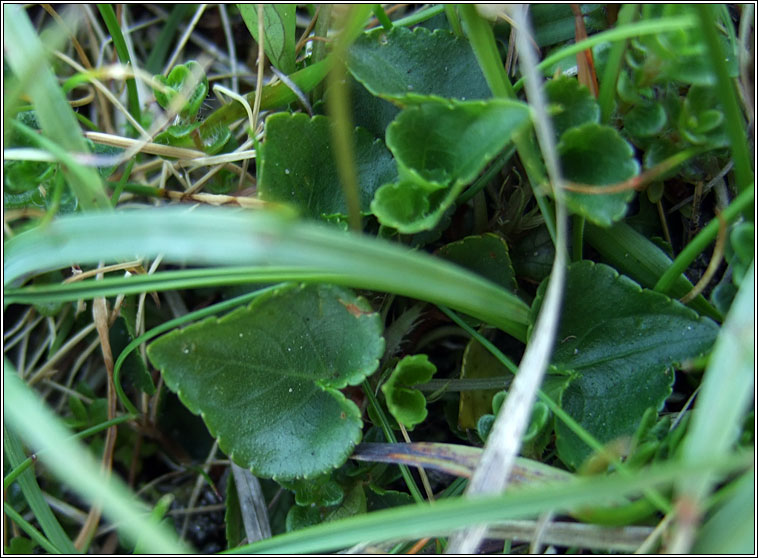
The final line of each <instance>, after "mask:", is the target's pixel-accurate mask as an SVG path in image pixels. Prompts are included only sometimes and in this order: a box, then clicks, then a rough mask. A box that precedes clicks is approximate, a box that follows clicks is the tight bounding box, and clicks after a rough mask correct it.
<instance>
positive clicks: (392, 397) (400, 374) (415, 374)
mask: <svg viewBox="0 0 758 558" xmlns="http://www.w3.org/2000/svg"><path fill="white" fill-rule="evenodd" d="M436 371H437V367H436V366H434V364H432V363H431V362H429V357H427V356H426V355H409V356H406V357H405V358H403V360H401V361H400V362H398V363H397V366H395V369H394V370H393V371H392V374H391V375H390V377H389V379H388V380H387V381H386V382H385V383H384V385H383V386H382V392H383V393H384V397H385V398H386V400H387V409H389V411H390V413H392V416H393V417H395V419H396V420H397V421H398V422H399V423H401V424H402V425H403V426H405V427H406V428H413V427H414V426H416V425H417V424H419V423H421V422H423V421H424V419H425V418H426V398H425V397H424V394H423V393H421V392H420V391H419V390H417V389H413V388H412V387H411V386H414V385H417V384H423V383H424V382H428V381H429V380H431V379H432V376H433V375H434V373H435V372H436Z"/></svg>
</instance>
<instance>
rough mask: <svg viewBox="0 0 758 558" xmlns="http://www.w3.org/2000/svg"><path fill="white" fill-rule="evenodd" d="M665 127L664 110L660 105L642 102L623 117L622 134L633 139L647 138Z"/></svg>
mask: <svg viewBox="0 0 758 558" xmlns="http://www.w3.org/2000/svg"><path fill="white" fill-rule="evenodd" d="M665 125H666V110H665V109H664V108H663V105H662V104H661V103H656V102H652V101H643V102H642V103H640V104H638V105H636V106H635V107H633V108H632V110H630V111H629V112H628V113H626V115H625V116H624V132H626V133H627V134H629V135H630V136H632V137H634V138H649V137H653V136H655V135H656V134H658V133H659V132H660V131H661V130H663V127H664V126H665Z"/></svg>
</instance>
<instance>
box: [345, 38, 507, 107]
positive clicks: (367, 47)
mask: <svg viewBox="0 0 758 558" xmlns="http://www.w3.org/2000/svg"><path fill="white" fill-rule="evenodd" d="M440 60H442V61H444V63H443V64H442V65H440ZM348 69H349V70H350V72H351V73H352V74H353V76H354V77H355V79H357V80H358V81H360V82H361V83H362V84H363V85H364V86H365V87H366V89H368V90H369V91H371V93H373V94H374V95H377V96H379V97H382V98H385V99H393V100H396V101H400V102H401V103H402V104H409V103H418V102H425V101H426V100H427V97H428V96H429V95H435V96H437V97H443V98H447V99H459V100H461V101H465V100H466V99H469V100H471V99H489V98H490V97H491V96H492V93H491V92H490V89H489V87H488V86H487V81H486V80H485V79H484V76H483V75H482V71H481V70H480V68H479V64H478V63H477V60H476V56H474V52H473V51H472V50H471V45H470V44H469V42H468V41H467V40H466V39H463V38H461V37H456V36H455V35H453V34H452V33H451V32H449V31H446V30H442V29H436V30H435V31H433V32H432V31H429V30H428V29H425V28H423V27H416V28H415V29H414V30H413V31H411V30H409V29H406V28H405V27H393V28H392V29H391V30H390V31H385V30H384V29H377V30H375V31H372V32H370V33H364V34H363V35H361V36H360V37H358V39H357V40H356V41H355V42H354V43H353V44H352V45H351V46H350V50H349V53H348Z"/></svg>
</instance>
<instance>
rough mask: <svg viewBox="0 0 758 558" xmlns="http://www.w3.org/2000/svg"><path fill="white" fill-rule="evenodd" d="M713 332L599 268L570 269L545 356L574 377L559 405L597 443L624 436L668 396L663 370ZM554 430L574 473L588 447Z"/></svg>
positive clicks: (668, 378) (700, 349) (708, 341)
mask: <svg viewBox="0 0 758 558" xmlns="http://www.w3.org/2000/svg"><path fill="white" fill-rule="evenodd" d="M545 287H546V282H543V283H542V285H541V286H540V289H539V293H538V297H537V299H535V303H534V306H533V312H534V313H533V316H536V315H537V314H536V312H537V311H538V309H539V307H540V306H541V303H542V296H544V290H545ZM717 333H718V327H717V326H716V324H715V323H713V322H712V321H711V320H709V319H707V318H698V316H697V314H696V313H695V312H694V311H693V310H690V309H688V308H687V307H685V306H683V305H682V304H680V303H679V302H677V301H673V300H671V299H669V298H668V297H666V296H665V295H661V294H659V293H656V292H654V291H649V290H646V289H644V290H643V289H642V288H640V286H639V285H637V284H636V283H634V282H633V281H632V280H631V279H629V278H627V277H624V276H622V275H619V274H618V273H616V271H614V270H613V269H612V268H610V267H608V266H606V265H603V264H595V263H593V262H589V261H581V262H577V263H574V264H572V265H571V266H570V267H569V270H568V273H567V277H566V290H565V295H564V302H563V311H562V314H561V323H560V326H559V331H558V335H557V337H556V338H557V339H558V340H559V341H558V342H557V344H556V347H555V350H554V353H553V357H552V362H553V364H554V365H555V366H556V367H557V368H558V369H560V370H564V371H567V372H572V373H574V374H576V376H575V378H574V379H573V381H572V382H571V383H570V384H569V386H568V387H567V388H566V390H565V391H564V392H563V396H562V401H561V406H562V407H563V409H564V410H565V411H566V412H568V413H569V414H570V415H571V416H572V417H574V418H575V419H576V420H577V421H578V422H579V424H581V425H582V427H584V428H585V429H586V430H587V431H589V432H590V434H592V435H593V436H595V437H596V438H597V439H598V440H600V441H601V442H603V443H605V442H609V441H611V440H614V439H616V438H618V437H620V436H631V435H632V434H634V432H635V430H636V429H637V426H638V423H639V421H640V419H641V418H642V416H643V415H644V413H645V410H646V409H647V408H648V407H655V408H656V409H660V408H661V406H662V405H663V402H664V401H665V400H666V398H667V397H668V395H669V394H670V393H671V384H672V382H673V374H672V372H671V366H672V365H674V364H675V363H678V362H681V361H682V360H684V359H686V358H694V357H697V356H700V355H702V354H703V353H705V352H706V351H707V350H708V349H709V348H710V347H711V345H712V344H713V342H714V340H715V339H716V335H717ZM555 429H556V435H557V440H556V445H557V448H558V455H559V456H560V458H561V460H562V461H563V462H564V463H566V464H567V465H569V466H571V467H578V466H579V465H580V464H581V463H582V461H583V460H584V459H585V458H586V457H588V456H589V454H590V449H589V448H588V447H587V446H586V445H585V444H584V443H583V442H581V441H580V440H579V438H578V437H577V436H576V435H575V434H573V433H572V432H571V431H570V430H569V428H568V427H567V426H566V425H565V424H563V423H562V422H560V421H556V426H555Z"/></svg>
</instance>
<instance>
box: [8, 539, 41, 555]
mask: <svg viewBox="0 0 758 558" xmlns="http://www.w3.org/2000/svg"><path fill="white" fill-rule="evenodd" d="M36 546H37V544H36V543H35V542H34V541H33V540H31V539H27V538H26V537H13V538H12V539H11V540H10V543H9V544H8V546H6V547H5V549H4V551H5V552H6V553H7V554H34V548H35V547H36Z"/></svg>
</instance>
